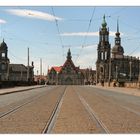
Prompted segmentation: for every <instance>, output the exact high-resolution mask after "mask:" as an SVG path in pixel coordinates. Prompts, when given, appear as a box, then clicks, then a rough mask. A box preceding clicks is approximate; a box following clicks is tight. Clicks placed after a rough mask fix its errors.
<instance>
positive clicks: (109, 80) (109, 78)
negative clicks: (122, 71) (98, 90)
mask: <svg viewBox="0 0 140 140" xmlns="http://www.w3.org/2000/svg"><path fill="white" fill-rule="evenodd" d="M110 82H111V57H110V59H109V77H108V86H109V87H110Z"/></svg>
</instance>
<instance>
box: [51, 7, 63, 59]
mask: <svg viewBox="0 0 140 140" xmlns="http://www.w3.org/2000/svg"><path fill="white" fill-rule="evenodd" d="M51 8H52V13H53V16H54V17H55V13H54V10H53V7H51ZM55 24H56V28H57V32H58V35H59V39H60V43H61V46H62V57H63V59H64V46H63V41H62V38H61V36H60V29H59V25H58V20H57V19H56V18H55Z"/></svg>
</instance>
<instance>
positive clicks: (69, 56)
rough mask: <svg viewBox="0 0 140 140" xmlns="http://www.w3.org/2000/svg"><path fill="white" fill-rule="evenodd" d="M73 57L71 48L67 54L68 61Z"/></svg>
mask: <svg viewBox="0 0 140 140" xmlns="http://www.w3.org/2000/svg"><path fill="white" fill-rule="evenodd" d="M71 58H72V57H71V51H70V48H69V50H68V52H67V59H71Z"/></svg>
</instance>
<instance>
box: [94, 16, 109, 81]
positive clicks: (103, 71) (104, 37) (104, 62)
mask: <svg viewBox="0 0 140 140" xmlns="http://www.w3.org/2000/svg"><path fill="white" fill-rule="evenodd" d="M106 26H107V23H106V20H105V15H104V16H103V22H102V27H101V28H100V31H99V44H98V48H97V61H96V70H97V74H96V82H97V83H98V82H101V81H108V78H109V61H110V44H109V28H107V27H106Z"/></svg>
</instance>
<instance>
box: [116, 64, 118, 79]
mask: <svg viewBox="0 0 140 140" xmlns="http://www.w3.org/2000/svg"><path fill="white" fill-rule="evenodd" d="M117 80H118V66H116V81H117Z"/></svg>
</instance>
